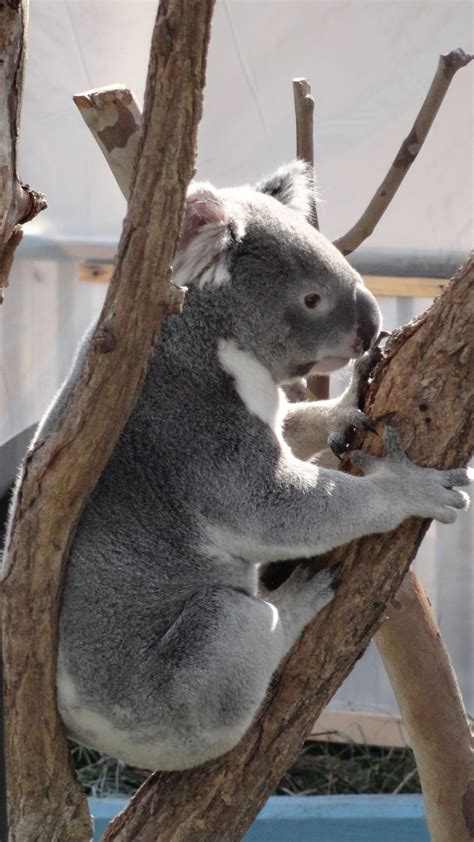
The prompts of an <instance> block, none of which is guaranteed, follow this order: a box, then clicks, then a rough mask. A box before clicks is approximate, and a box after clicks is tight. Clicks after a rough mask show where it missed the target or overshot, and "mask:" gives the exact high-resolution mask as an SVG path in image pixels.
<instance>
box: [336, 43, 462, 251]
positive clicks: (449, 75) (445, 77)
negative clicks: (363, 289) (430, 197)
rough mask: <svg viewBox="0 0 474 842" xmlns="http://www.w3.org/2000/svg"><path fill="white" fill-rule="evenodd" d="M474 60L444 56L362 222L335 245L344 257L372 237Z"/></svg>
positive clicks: (453, 53)
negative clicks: (457, 76)
mask: <svg viewBox="0 0 474 842" xmlns="http://www.w3.org/2000/svg"><path fill="white" fill-rule="evenodd" d="M472 58H473V57H472V56H471V55H467V54H466V53H465V52H464V50H461V49H457V50H452V51H451V52H450V53H448V54H447V55H445V56H440V58H439V62H438V67H437V69H436V73H435V75H434V78H433V81H432V83H431V86H430V89H429V91H428V93H427V95H426V98H425V100H424V102H423V105H422V106H421V108H420V111H419V113H418V116H417V118H416V120H415V122H414V124H413V126H412V128H411V130H410V133H409V134H408V135H407V137H406V138H405V140H404V141H403V143H402V145H401V146H400V149H399V150H398V153H397V155H396V158H395V160H394V162H393V164H392V166H391V167H390V169H389V171H388V173H387V175H386V176H385V178H384V180H383V181H382V183H381V184H380V186H379V187H378V188H377V190H376V191H375V193H374V195H373V197H372V199H371V200H370V202H369V204H368V206H367V208H366V210H365V211H364V213H363V214H362V216H361V217H360V219H359V220H358V221H357V222H356V223H355V225H353V226H352V228H351V229H350V230H349V231H348V232H347V233H346V234H344V235H343V236H342V237H338V238H337V240H335V241H334V245H335V246H336V247H337V248H338V249H339V251H340V252H342V254H345V255H347V254H350V253H351V252H353V251H355V249H356V248H358V247H359V246H360V245H361V243H363V242H364V240H366V239H367V237H370V235H371V234H372V232H373V230H374V228H375V226H376V225H377V223H378V222H379V221H380V219H381V218H382V216H383V214H384V213H385V211H386V210H387V208H388V206H389V204H390V202H391V201H392V199H393V197H394V196H395V193H396V192H397V190H398V188H399V187H400V184H401V183H402V181H403V179H404V178H405V176H406V174H407V172H408V170H409V169H410V167H411V165H412V164H413V162H414V160H415V159H416V157H417V155H418V153H419V151H420V149H421V147H422V146H423V143H424V141H425V140H426V137H427V134H428V132H429V130H430V128H431V126H432V124H433V121H434V119H435V117H436V115H437V113H438V111H439V108H440V106H441V103H442V102H443V99H444V97H445V95H446V93H447V91H448V88H449V86H450V84H451V82H452V80H453V77H454V75H455V73H456V72H457V71H458V70H460V68H461V67H465V66H466V64H469V62H470V61H471V60H472Z"/></svg>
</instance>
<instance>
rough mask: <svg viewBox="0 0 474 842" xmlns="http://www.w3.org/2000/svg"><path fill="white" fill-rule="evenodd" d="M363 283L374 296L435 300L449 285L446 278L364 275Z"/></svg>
mask: <svg viewBox="0 0 474 842" xmlns="http://www.w3.org/2000/svg"><path fill="white" fill-rule="evenodd" d="M364 281H365V284H366V286H367V288H368V289H370V291H371V292H372V293H373V294H374V295H375V296H381V297H384V296H396V297H403V298H405V297H410V298H436V297H437V296H438V295H440V294H441V293H442V292H443V290H444V289H446V287H447V286H448V284H449V280H448V279H447V278H412V277H409V278H404V277H397V276H385V275H366V276H364Z"/></svg>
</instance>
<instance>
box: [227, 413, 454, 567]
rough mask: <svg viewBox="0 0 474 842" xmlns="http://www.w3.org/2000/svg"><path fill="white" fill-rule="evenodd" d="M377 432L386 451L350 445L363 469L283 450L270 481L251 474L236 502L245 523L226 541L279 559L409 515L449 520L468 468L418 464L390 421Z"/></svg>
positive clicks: (254, 556) (246, 552)
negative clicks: (247, 491) (345, 469)
mask: <svg viewBox="0 0 474 842" xmlns="http://www.w3.org/2000/svg"><path fill="white" fill-rule="evenodd" d="M384 437H385V443H386V448H387V456H386V457H385V458H382V459H377V458H375V457H372V456H369V455H368V454H365V453H362V452H360V451H355V452H353V453H351V459H352V461H353V462H354V463H355V464H357V465H358V466H359V467H360V468H361V469H362V470H363V471H364V473H365V476H363V477H355V476H351V475H349V474H344V473H342V472H340V471H333V470H326V469H323V468H316V467H314V466H313V465H310V464H302V463H301V462H297V461H296V460H293V461H292V460H291V458H287V459H285V458H284V457H283V461H282V462H281V463H280V465H278V466H277V468H276V470H274V471H273V472H272V474H271V476H273V481H272V483H271V485H270V484H269V480H267V482H266V483H265V484H262V483H259V481H258V477H257V478H256V481H255V483H254V489H253V493H252V494H251V495H250V496H249V502H250V504H249V505H248V509H247V511H242V505H245V504H244V503H243V502H242V504H241V507H240V508H241V511H240V514H241V519H240V522H241V523H244V524H245V531H244V532H242V534H239V533H240V530H239V533H237V534H235V535H232V536H230V535H227V536H226V541H227V546H226V549H227V550H228V551H230V552H231V553H232V554H234V555H237V556H238V555H239V554H240V555H241V556H242V557H243V558H248V559H249V560H253V561H257V562H260V561H262V562H263V561H279V560H286V559H292V558H303V557H308V556H311V555H317V554H320V553H323V552H327V551H328V550H331V549H333V548H334V547H337V546H341V545H342V544H345V543H348V542H349V541H352V540H354V539H356V538H360V537H362V536H363V535H369V534H373V533H377V532H389V531H391V530H392V529H395V528H396V527H397V526H399V525H400V523H401V522H402V521H403V520H405V519H406V518H407V517H410V516H417V517H422V518H436V519H437V520H440V521H441V522H443V523H450V522H452V521H454V520H455V519H456V509H462V508H466V507H467V505H468V497H467V495H466V494H464V493H463V492H460V491H456V490H454V489H453V486H454V485H467V484H468V483H469V479H468V476H467V472H466V471H464V470H462V469H459V470H451V471H437V470H434V469H430V468H419V467H417V466H416V465H414V464H413V463H412V462H410V461H409V459H408V458H407V457H406V456H405V454H404V453H403V450H402V448H401V445H400V441H399V438H398V434H397V433H396V431H395V430H394V428H393V427H391V426H388V425H387V426H386V429H385V435H384ZM260 486H261V487H260ZM246 508H247V507H246Z"/></svg>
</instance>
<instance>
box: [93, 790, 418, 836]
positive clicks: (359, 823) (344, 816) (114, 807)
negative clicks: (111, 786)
mask: <svg viewBox="0 0 474 842" xmlns="http://www.w3.org/2000/svg"><path fill="white" fill-rule="evenodd" d="M126 803H127V800H126V799H121V798H104V799H97V798H91V799H89V806H90V809H91V813H92V814H93V816H94V819H95V821H94V825H95V833H94V842H99V840H100V837H101V835H102V834H103V833H104V831H105V829H106V827H107V824H108V822H109V821H110V820H111V819H112V818H113V816H115V815H117V813H119V812H120V810H123V808H124V806H125V804H126ZM316 839H317V842H382V841H383V842H429V835H428V831H427V829H426V824H425V820H424V815H423V801H422V798H421V796H420V795H329V796H314V797H313V796H309V797H298V796H273V797H272V798H270V799H269V800H268V802H267V803H266V805H265V807H264V808H263V810H262V811H261V813H260V814H259V816H258V817H257V819H256V821H255V822H254V824H253V825H252V827H251V828H250V830H249V832H248V833H247V834H246V835H245V837H244V842H315V840H316Z"/></svg>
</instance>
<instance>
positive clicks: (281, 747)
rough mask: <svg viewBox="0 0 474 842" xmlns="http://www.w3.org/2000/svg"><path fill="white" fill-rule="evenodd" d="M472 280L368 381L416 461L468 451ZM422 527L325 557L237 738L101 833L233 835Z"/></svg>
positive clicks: (181, 840) (163, 841)
mask: <svg viewBox="0 0 474 842" xmlns="http://www.w3.org/2000/svg"><path fill="white" fill-rule="evenodd" d="M473 289H474V261H473V260H472V259H471V260H470V261H469V262H468V264H466V266H464V267H463V268H462V269H461V270H460V271H459V273H458V274H457V275H456V277H455V279H454V280H453V282H452V283H451V284H450V286H449V287H448V289H447V290H446V291H445V292H444V293H443V295H442V296H441V297H440V298H439V299H437V300H436V301H435V303H434V304H433V306H432V307H431V308H430V310H428V311H427V313H425V314H424V315H423V316H421V317H420V318H419V319H417V320H416V321H415V322H413V323H411V324H410V325H408V326H407V327H405V328H404V329H402V330H400V331H398V332H397V333H396V334H395V335H394V336H393V338H392V340H391V342H390V344H389V347H388V349H387V353H386V356H385V358H384V359H383V360H382V362H381V363H380V364H379V366H378V367H377V370H376V373H375V377H374V380H373V382H372V384H371V386H370V388H369V390H368V394H367V398H366V404H365V408H366V411H367V412H368V413H369V414H370V416H371V417H372V418H374V419H378V418H383V417H384V416H387V414H390V415H392V416H393V417H394V419H395V422H396V424H397V426H398V428H399V430H400V432H401V434H402V437H403V440H404V444H405V447H406V450H407V452H408V455H409V456H410V457H411V458H412V459H414V460H415V461H416V462H417V463H418V464H420V465H427V466H436V467H439V468H450V467H454V466H460V465H464V464H466V463H467V461H468V459H469V455H470V453H471V450H472V444H473V442H472V435H473V430H472V409H473V401H474V382H473V378H472V377H471V378H468V377H467V375H468V372H469V367H471V372H472V364H473V359H474V347H473V346H474V336H473V332H472V298H473ZM413 372H416V376H415V377H414V376H413ZM363 445H364V447H366V448H367V450H370V452H372V453H376V454H377V453H380V452H381V450H382V443H381V437H376V436H374V435H370V434H366V438H365V441H364V442H363ZM427 527H428V522H427V521H421V520H419V519H416V518H411V519H409V520H407V521H406V522H405V523H404V524H403V525H402V526H401V527H400V528H399V529H397V530H396V531H395V532H391V533H389V534H385V535H373V536H369V537H367V538H364V539H362V540H360V541H355V542H353V543H352V544H349V545H347V546H346V547H342V548H338V549H337V550H335V551H334V552H332V553H330V554H328V555H327V556H326V559H325V560H326V562H327V563H330V564H340V563H342V564H343V567H342V581H341V584H340V586H339V588H338V593H337V596H336V599H335V601H334V602H333V603H332V605H331V606H330V607H329V608H327V609H326V610H325V611H324V612H323V614H322V615H320V616H319V617H318V618H317V619H316V620H315V621H314V623H312V624H311V625H310V626H308V628H307V629H306V631H305V633H304V634H303V635H302V637H301V638H300V640H299V641H298V643H297V644H296V646H295V647H294V649H293V651H292V652H291V654H290V655H289V657H288V658H287V660H286V662H285V663H284V665H282V668H281V669H280V670H279V671H278V673H277V674H276V676H275V677H274V681H273V683H272V688H271V691H270V692H269V694H268V698H267V700H266V702H265V705H264V707H263V709H262V711H261V712H260V715H259V717H258V720H257V721H256V722H255V724H254V725H253V727H252V728H251V729H250V731H249V733H248V734H247V735H246V737H245V738H244V739H243V740H242V742H241V743H240V744H239V745H238V746H237V747H236V749H234V751H232V752H231V753H229V754H228V755H226V756H225V757H223V758H221V759H220V760H218V761H216V762H213V763H209V764H206V765H205V766H202V767H199V768H197V769H194V770H191V771H189V772H184V773H170V774H163V773H155V774H154V775H152V776H151V777H150V778H149V779H148V781H146V782H145V784H144V785H143V786H142V787H141V789H140V790H139V791H138V793H137V794H136V796H135V797H134V798H133V799H132V802H131V805H130V806H129V807H128V808H127V809H126V810H125V811H124V812H123V813H122V814H121V815H120V816H119V817H117V819H116V820H115V821H114V822H113V824H112V826H111V827H110V828H109V830H108V831H107V833H106V835H105V837H104V842H112V840H113V842H132V840H133V842H155V840H156V839H158V838H159V839H160V842H236V840H239V839H241V837H242V836H243V834H244V832H245V831H246V830H247V829H248V827H249V826H250V824H251V822H252V821H253V819H254V818H255V816H256V814H257V812H258V810H259V809H260V808H261V806H262V804H263V803H264V802H265V800H266V799H267V798H268V796H269V795H270V794H271V793H272V792H273V791H274V788H275V786H276V785H277V783H278V781H279V780H280V778H281V776H282V775H283V773H284V772H285V771H286V769H287V768H288V766H289V765H290V764H291V762H292V760H293V758H294V757H295V756H296V754H297V751H298V749H299V747H300V745H301V743H302V742H303V740H304V738H305V737H306V735H307V734H308V733H309V731H310V730H311V727H312V725H313V723H314V721H315V719H316V718H317V716H318V715H319V713H320V712H321V710H322V709H323V707H324V706H325V705H326V704H327V702H328V701H329V699H330V698H331V696H332V695H333V694H334V692H335V690H336V689H337V687H338V686H339V685H340V683H341V682H342V680H343V679H344V678H345V676H346V675H347V674H348V672H349V671H350V670H351V668H352V666H353V664H354V662H355V660H356V658H357V657H358V655H359V654H360V652H361V651H362V650H363V649H364V648H365V647H366V646H367V644H368V642H369V640H370V638H371V636H372V635H373V634H374V632H375V631H376V630H377V628H378V626H379V625H380V623H381V622H382V620H383V613H384V609H385V606H386V605H387V603H388V601H389V600H390V599H391V598H392V597H393V596H394V595H395V594H396V592H397V590H398V588H399V586H400V584H401V582H402V579H403V577H404V575H405V574H406V572H407V569H408V566H409V564H410V562H411V561H412V559H413V558H414V556H415V553H416V551H417V549H418V546H419V544H420V542H421V540H422V538H423V535H424V534H425V531H426V529H427ZM318 562H320V559H318ZM450 842H451V840H450Z"/></svg>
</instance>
